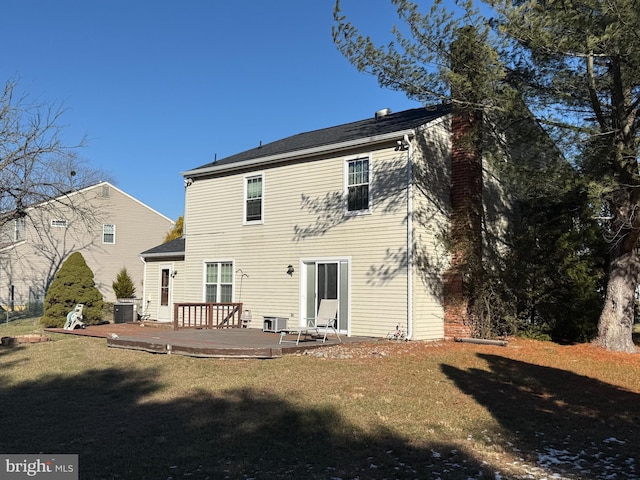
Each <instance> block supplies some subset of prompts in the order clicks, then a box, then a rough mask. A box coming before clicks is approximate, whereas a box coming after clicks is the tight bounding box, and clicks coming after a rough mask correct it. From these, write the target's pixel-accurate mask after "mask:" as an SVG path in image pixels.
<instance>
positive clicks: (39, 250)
mask: <svg viewBox="0 0 640 480" xmlns="http://www.w3.org/2000/svg"><path fill="white" fill-rule="evenodd" d="M173 223H174V222H173V221H172V220H171V219H169V218H167V217H165V216H164V215H162V214H160V213H158V212H157V211H155V210H153V209H152V208H150V207H148V206H147V205H145V204H143V203H142V202H140V201H139V200H136V199H135V198H133V197H132V196H130V195H128V194H127V193H125V192H123V191H122V190H120V189H118V188H117V187H115V186H113V185H111V184H110V183H108V182H102V183H99V184H96V185H93V186H90V187H87V188H84V189H81V190H77V191H74V192H71V193H69V194H67V195H63V196H60V197H58V198H56V199H53V200H51V201H49V202H46V203H41V204H37V205H34V206H31V207H29V208H28V209H27V210H26V216H25V217H24V218H21V219H19V220H15V221H12V222H10V223H9V224H7V225H5V227H4V228H3V229H2V230H1V231H0V304H2V305H3V306H5V307H8V308H14V309H21V308H25V307H27V306H29V305H30V304H34V303H41V302H42V299H43V298H44V295H45V293H46V290H47V288H48V286H49V284H50V283H51V281H52V280H53V277H54V276H55V274H56V272H57V271H58V269H59V268H60V266H61V265H62V263H63V262H64V260H66V258H67V257H68V256H69V255H70V254H71V253H73V252H81V253H82V255H83V256H84V258H85V260H86V262H87V265H88V266H89V267H90V268H91V270H92V271H93V274H94V279H95V282H96V286H97V287H98V288H99V289H100V291H101V292H102V294H103V295H104V298H105V301H110V302H113V301H115V300H116V298H115V296H114V293H113V288H112V283H113V281H114V280H115V279H116V276H117V274H118V272H119V271H120V270H121V269H122V268H123V267H126V269H127V272H128V273H129V275H130V276H131V279H132V280H133V282H134V286H135V287H136V294H137V295H138V296H141V295H142V291H143V279H144V264H143V262H141V261H140V257H139V253H140V251H142V250H144V249H147V248H149V247H151V246H153V245H157V244H158V243H159V242H161V241H162V239H163V237H164V236H165V235H166V233H167V232H168V231H169V230H170V229H171V228H172V226H173Z"/></svg>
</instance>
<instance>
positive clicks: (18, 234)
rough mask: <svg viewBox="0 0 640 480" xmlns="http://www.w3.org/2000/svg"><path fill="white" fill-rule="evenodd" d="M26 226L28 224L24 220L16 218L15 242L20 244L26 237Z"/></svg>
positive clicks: (14, 227)
mask: <svg viewBox="0 0 640 480" xmlns="http://www.w3.org/2000/svg"><path fill="white" fill-rule="evenodd" d="M26 225H27V222H26V221H25V219H24V218H16V219H15V220H14V224H13V240H14V241H15V242H19V241H20V240H24V239H25V237H26Z"/></svg>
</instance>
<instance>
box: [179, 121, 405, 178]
mask: <svg viewBox="0 0 640 480" xmlns="http://www.w3.org/2000/svg"><path fill="white" fill-rule="evenodd" d="M414 133H415V129H413V128H412V129H408V130H400V131H397V132H392V133H386V134H384V135H376V136H373V137H366V138H359V139H357V140H350V141H348V142H341V143H333V144H330V145H322V146H320V147H313V148H307V149H305V150H294V151H292V152H285V153H281V154H278V155H270V156H268V157H260V158H252V159H250V160H244V161H239V162H233V163H228V164H222V165H219V166H216V165H215V164H213V165H211V166H209V167H206V168H196V169H194V170H187V171H186V172H182V173H181V175H182V176H183V177H198V176H201V175H207V174H209V173H218V172H226V171H231V170H237V169H241V168H246V167H252V166H256V165H261V164H263V163H271V162H273V161H278V160H289V159H292V158H301V157H310V156H313V155H318V154H321V153H331V152H335V151H339V150H347V149H350V148H356V147H360V146H363V145H369V144H372V143H383V142H388V141H391V140H394V139H396V138H398V137H400V138H402V137H403V136H404V135H414Z"/></svg>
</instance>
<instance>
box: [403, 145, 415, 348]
mask: <svg viewBox="0 0 640 480" xmlns="http://www.w3.org/2000/svg"><path fill="white" fill-rule="evenodd" d="M402 145H403V146H404V147H405V148H406V149H407V340H411V337H413V143H412V142H411V141H409V136H408V135H405V136H404V138H403V139H402Z"/></svg>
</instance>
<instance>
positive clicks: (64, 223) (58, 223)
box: [51, 220, 67, 228]
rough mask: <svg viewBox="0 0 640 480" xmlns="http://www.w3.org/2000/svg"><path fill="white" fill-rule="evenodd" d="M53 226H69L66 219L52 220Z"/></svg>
mask: <svg viewBox="0 0 640 480" xmlns="http://www.w3.org/2000/svg"><path fill="white" fill-rule="evenodd" d="M51 226H52V227H56V228H67V221H66V220H51Z"/></svg>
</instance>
